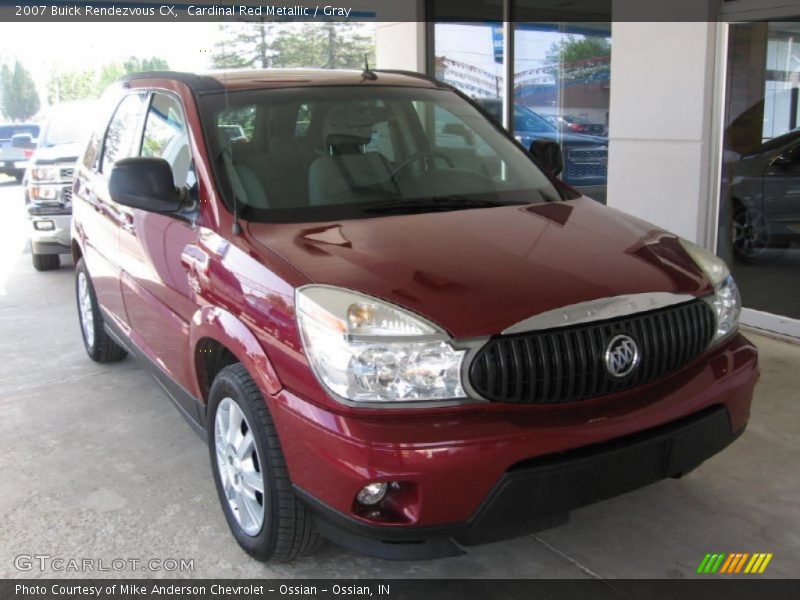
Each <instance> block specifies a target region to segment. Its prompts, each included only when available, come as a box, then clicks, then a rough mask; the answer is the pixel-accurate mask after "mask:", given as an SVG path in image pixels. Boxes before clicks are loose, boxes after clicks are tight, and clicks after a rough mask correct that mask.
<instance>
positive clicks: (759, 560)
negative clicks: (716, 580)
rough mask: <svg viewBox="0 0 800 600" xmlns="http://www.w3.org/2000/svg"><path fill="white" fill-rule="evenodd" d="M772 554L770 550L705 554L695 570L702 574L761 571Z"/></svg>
mask: <svg viewBox="0 0 800 600" xmlns="http://www.w3.org/2000/svg"><path fill="white" fill-rule="evenodd" d="M772 556H773V554H772V553H771V552H770V553H764V552H757V553H754V554H750V553H748V552H734V553H732V554H725V553H722V552H719V553H714V554H706V555H705V557H703V560H702V561H701V562H700V566H699V567H697V572H698V573H703V574H713V573H720V574H723V573H724V574H727V575H733V574H737V573H749V574H755V573H763V572H764V571H765V570H766V568H767V565H768V564H769V562H770V561H771V560H772Z"/></svg>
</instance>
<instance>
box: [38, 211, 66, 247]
mask: <svg viewBox="0 0 800 600" xmlns="http://www.w3.org/2000/svg"><path fill="white" fill-rule="evenodd" d="M28 222H29V224H30V227H29V231H30V236H31V252H33V253H34V254H69V253H70V252H71V249H72V245H71V240H70V235H71V234H70V225H71V222H72V215H71V214H37V215H29V216H28ZM42 227H52V229H42Z"/></svg>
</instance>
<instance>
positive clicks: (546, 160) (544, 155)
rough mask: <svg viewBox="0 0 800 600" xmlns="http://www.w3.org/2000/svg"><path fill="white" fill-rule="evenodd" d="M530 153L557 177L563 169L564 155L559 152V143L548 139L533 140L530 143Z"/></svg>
mask: <svg viewBox="0 0 800 600" xmlns="http://www.w3.org/2000/svg"><path fill="white" fill-rule="evenodd" d="M530 153H531V154H532V155H533V157H534V158H535V159H536V160H537V161H539V164H540V165H542V167H544V168H545V169H547V170H548V171H550V173H552V174H553V175H555V176H556V177H558V176H559V175H560V174H561V172H562V171H563V170H564V157H563V155H562V154H561V144H559V143H558V142H551V141H550V140H534V141H533V142H532V143H531V147H530Z"/></svg>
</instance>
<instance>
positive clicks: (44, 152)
mask: <svg viewBox="0 0 800 600" xmlns="http://www.w3.org/2000/svg"><path fill="white" fill-rule="evenodd" d="M83 150H84V144H81V143H78V142H76V143H72V144H59V145H57V146H49V147H47V146H39V147H38V148H37V149H36V151H35V152H34V153H33V157H32V158H31V163H36V164H44V165H46V164H52V163H61V162H78V158H79V157H80V155H81V154H83Z"/></svg>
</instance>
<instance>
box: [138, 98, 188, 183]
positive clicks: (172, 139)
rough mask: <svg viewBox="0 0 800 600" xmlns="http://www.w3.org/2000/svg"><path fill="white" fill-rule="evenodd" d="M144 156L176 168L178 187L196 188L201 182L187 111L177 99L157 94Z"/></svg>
mask: <svg viewBox="0 0 800 600" xmlns="http://www.w3.org/2000/svg"><path fill="white" fill-rule="evenodd" d="M141 156H146V157H155V158H163V159H164V160H166V161H167V162H168V163H169V164H170V166H171V167H172V173H173V176H174V177H175V186H176V187H179V188H181V187H186V188H192V187H193V186H194V185H195V183H197V179H196V177H195V174H194V166H193V164H192V153H191V150H190V149H189V136H188V133H187V129H186V121H185V119H184V118H183V111H182V110H181V105H180V103H179V102H178V100H177V99H175V98H174V97H172V96H168V95H166V94H161V93H158V92H156V93H154V94H153V100H152V102H151V103H150V110H149V111H148V112H147V121H146V123H145V129H144V139H143V141H142V152H141Z"/></svg>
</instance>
